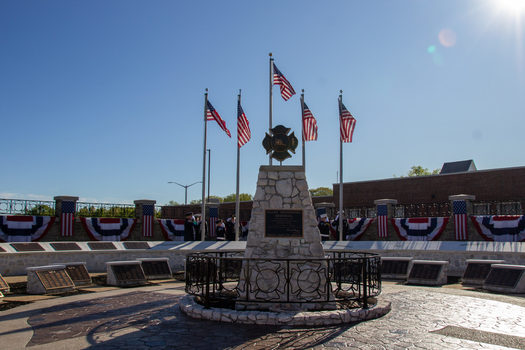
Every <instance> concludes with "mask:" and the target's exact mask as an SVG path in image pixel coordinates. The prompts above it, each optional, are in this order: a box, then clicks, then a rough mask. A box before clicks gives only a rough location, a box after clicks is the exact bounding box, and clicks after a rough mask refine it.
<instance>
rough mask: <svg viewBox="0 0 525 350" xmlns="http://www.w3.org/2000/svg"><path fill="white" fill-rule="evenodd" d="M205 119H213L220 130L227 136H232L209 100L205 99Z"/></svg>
mask: <svg viewBox="0 0 525 350" xmlns="http://www.w3.org/2000/svg"><path fill="white" fill-rule="evenodd" d="M206 120H215V121H216V122H217V124H219V126H220V127H221V129H222V130H224V132H225V133H226V134H227V135H228V136H229V137H232V135H231V133H230V130H228V128H227V127H226V123H225V122H224V120H222V118H221V116H220V115H219V113H217V111H216V110H215V108H213V106H212V105H211V103H210V101H206Z"/></svg>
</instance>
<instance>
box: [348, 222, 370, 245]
mask: <svg viewBox="0 0 525 350" xmlns="http://www.w3.org/2000/svg"><path fill="white" fill-rule="evenodd" d="M372 222H374V219H373V218H352V219H348V231H347V232H346V236H345V240H347V241H357V240H358V239H359V238H361V236H362V235H363V233H365V231H366V230H367V229H368V227H369V226H370V225H371V224H372Z"/></svg>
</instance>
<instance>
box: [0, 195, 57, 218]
mask: <svg viewBox="0 0 525 350" xmlns="http://www.w3.org/2000/svg"><path fill="white" fill-rule="evenodd" d="M0 214H3V215H46V216H53V215H55V201H40V200H30V199H8V198H0Z"/></svg>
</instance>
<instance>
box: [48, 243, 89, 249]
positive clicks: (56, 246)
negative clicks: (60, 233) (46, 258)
mask: <svg viewBox="0 0 525 350" xmlns="http://www.w3.org/2000/svg"><path fill="white" fill-rule="evenodd" d="M51 247H53V249H54V250H57V251H60V250H82V249H81V248H80V247H79V246H78V244H76V243H73V242H60V243H51Z"/></svg>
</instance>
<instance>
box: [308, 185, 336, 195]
mask: <svg viewBox="0 0 525 350" xmlns="http://www.w3.org/2000/svg"><path fill="white" fill-rule="evenodd" d="M310 193H311V194H312V197H319V196H333V195H334V191H332V189H331V188H328V187H317V188H312V189H311V190H310Z"/></svg>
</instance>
